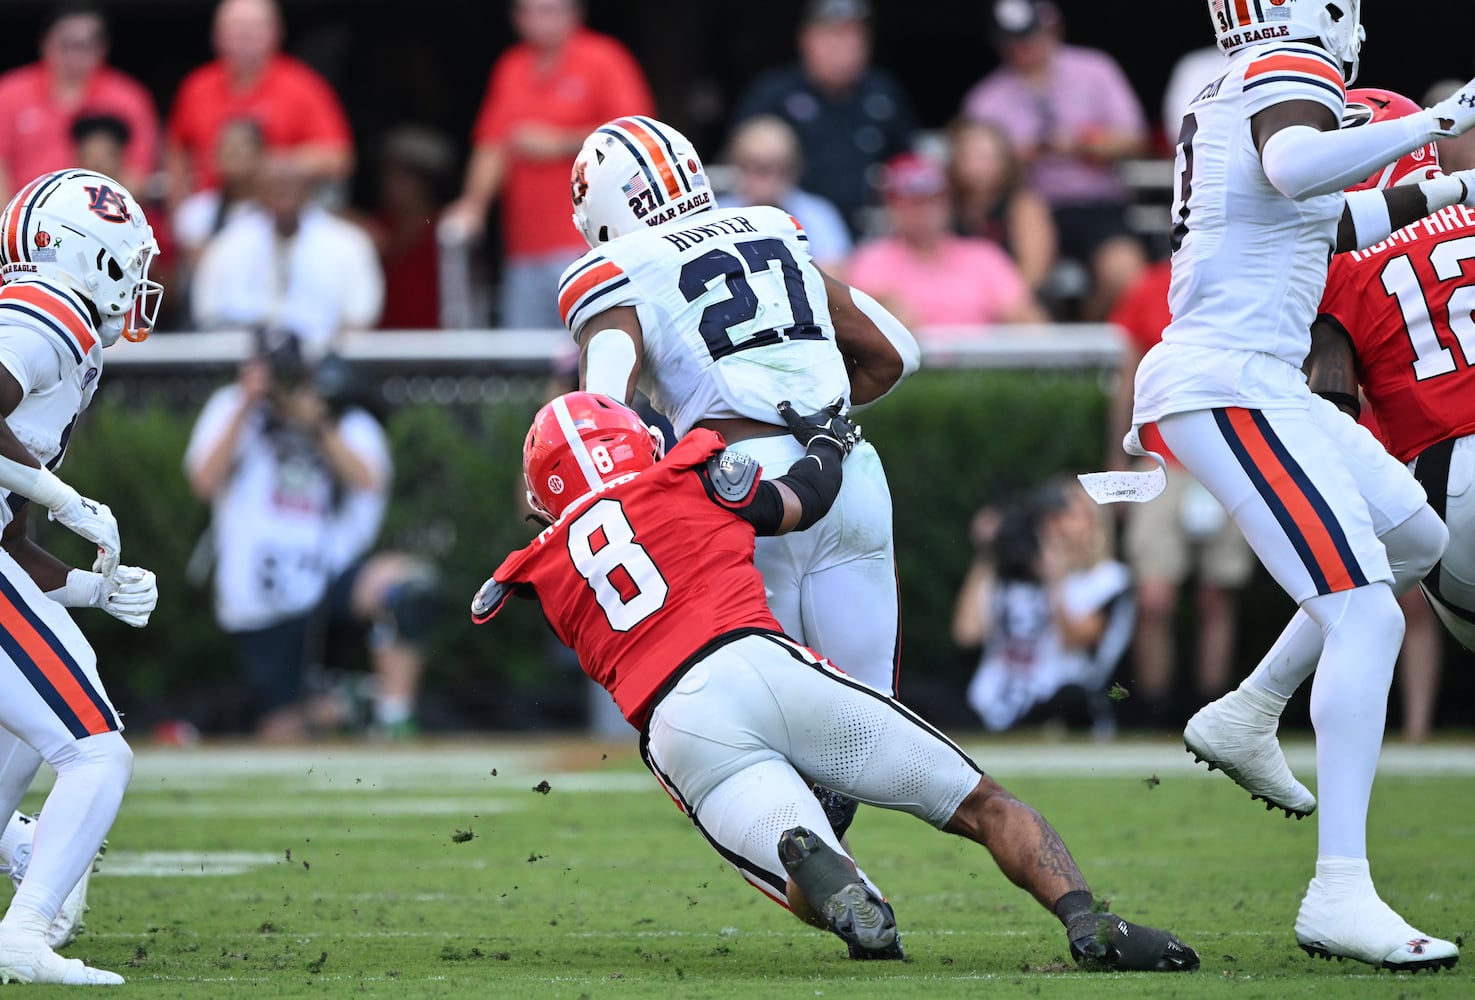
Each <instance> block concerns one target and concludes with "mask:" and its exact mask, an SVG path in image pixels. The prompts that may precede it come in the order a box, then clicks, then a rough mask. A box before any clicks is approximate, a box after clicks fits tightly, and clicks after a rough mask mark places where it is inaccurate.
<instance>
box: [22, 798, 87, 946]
mask: <svg viewBox="0 0 1475 1000" xmlns="http://www.w3.org/2000/svg"><path fill="white" fill-rule="evenodd" d="M21 822H22V823H23V824H25V829H26V831H27V832H28V833H29V834H30V835H31V838H32V839H34V837H35V835H36V817H34V816H22V817H21ZM31 844H32V840H24V841H22V842H21V843H20V844H18V845H17V846H16V848H15V851H14V856H13V857H12V858H11V861H10V880H11V881H12V882H14V883H15V887H16V888H17V889H19V888H20V884H21V880H22V879H24V878H25V877H26V870H27V869H28V868H29V867H30V864H31ZM107 850H108V842H107V841H106V840H104V841H103V842H102V847H100V848H98V851H97V857H95V858H93V859H92V864H91V865H90V866H88V868H87V870H86V871H84V872H83V873H82V877H81V878H80V879H78V880H77V884H76V885H74V886H73V887H72V891H71V892H69V893H67V898H66V899H64V900H62V904H61V909H60V910H58V911H57V914H56V918H55V919H54V920H52V921H51V926H50V927H48V928H46V943H47V944H48V945H49V946H51V947H52V948H58V949H59V948H65V947H66V946H67V945H69V944H71V943H72V942H73V941H75V940H77V935H78V934H80V933H82V915H83V914H84V913H86V912H87V910H88V906H87V884H88V883H89V882H90V881H92V874H93V872H95V871H97V865H98V862H99V861H101V860H102V856H103V855H104V854H106V853H107Z"/></svg>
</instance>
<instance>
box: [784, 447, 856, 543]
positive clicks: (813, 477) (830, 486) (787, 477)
mask: <svg viewBox="0 0 1475 1000" xmlns="http://www.w3.org/2000/svg"><path fill="white" fill-rule="evenodd" d="M843 455H844V452H842V451H841V450H840V449H838V448H836V447H835V446H834V444H833V443H832V442H830V441H825V442H823V443H821V442H819V441H815V442H812V443H811V444H810V445H809V447H808V448H807V449H806V450H805V452H804V457H803V458H801V459H799V461H797V462H795V463H794V464H793V465H791V466H789V471H788V472H786V473H784V474H783V476H782V477H780V479H779V482H782V483H783V484H784V485H785V486H787V487H788V488H789V489H790V490H792V491H793V492H794V496H796V497H798V498H799V510H800V514H799V523H798V525H797V526H796V527H797V528H798V529H799V530H800V531H802V530H804V529H805V528H808V527H810V526H811V525H813V524H814V523H815V522H816V521H818V520H819V519H820V518H822V517H824V516H825V515H826V514H828V513H829V512H830V506H831V505H832V504H833V503H834V502H835V498H836V497H837V496H839V495H840V481H841V472H840V467H841V465H843V464H844V461H843Z"/></svg>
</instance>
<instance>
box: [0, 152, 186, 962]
mask: <svg viewBox="0 0 1475 1000" xmlns="http://www.w3.org/2000/svg"><path fill="white" fill-rule="evenodd" d="M157 252H158V245H157V243H156V242H155V241H154V235H153V230H152V228H151V227H150V226H149V224H148V220H147V219H146V218H145V217H144V213H143V210H142V209H141V208H140V207H139V206H138V203H137V202H136V201H135V200H134V199H133V196H132V195H131V194H129V193H128V191H127V190H126V189H125V188H124V187H123V186H122V185H120V184H119V183H118V182H117V181H115V180H113V179H112V178H110V177H105V176H103V175H102V174H96V173H91V172H88V171H82V170H63V171H58V172H55V173H50V174H45V175H43V176H41V177H38V178H36V179H34V180H33V181H31V182H30V183H29V184H27V185H26V186H24V187H23V188H21V190H20V192H19V193H17V194H16V195H15V197H14V198H13V199H11V201H10V204H9V205H8V206H6V208H5V212H4V215H3V216H0V279H3V281H4V284H3V286H0V501H3V502H0V525H3V532H0V726H3V727H4V728H3V730H0V761H4V765H3V767H0V815H10V814H11V813H12V812H13V810H14V808H15V807H16V806H17V805H18V804H19V803H20V800H21V797H22V796H23V795H24V793H25V791H26V789H27V787H28V786H29V785H30V783H31V780H32V778H34V776H35V774H36V771H37V769H38V768H39V767H40V765H41V762H42V761H43V760H44V761H45V762H46V763H48V764H50V765H51V766H52V767H53V768H54V769H55V770H56V782H55V784H54V786H53V787H52V790H51V792H50V794H48V795H47V797H46V800H45V803H44V804H43V806H42V809H41V817H40V820H39V821H38V823H37V824H36V830H35V836H34V844H33V845H32V849H31V851H30V852H29V860H28V864H27V866H26V874H25V877H24V879H23V880H22V881H21V882H20V885H19V887H18V888H17V890H16V893H15V898H14V899H13V900H12V901H11V904H10V907H9V908H8V909H7V910H6V912H5V916H4V918H3V919H0V981H20V982H40V983H60V984H68V985H110V984H114V983H121V982H122V981H123V979H122V977H120V976H118V975H115V974H114V973H111V972H106V971H103V970H100V969H93V968H90V967H88V966H86V965H84V964H83V963H82V962H81V961H79V960H77V959H64V958H62V957H61V956H60V955H58V954H57V953H56V952H55V951H54V950H53V949H52V947H51V945H50V944H48V938H47V935H48V932H49V931H51V929H52V926H51V925H52V923H53V920H54V919H55V918H57V916H58V913H59V911H60V910H61V908H62V904H63V902H64V900H65V899H66V898H67V896H68V894H69V893H71V891H72V890H73V888H74V887H75V886H77V884H78V883H79V881H80V880H81V879H82V878H83V876H84V873H87V872H88V871H90V869H91V866H92V863H93V860H94V858H95V857H96V856H97V853H98V851H99V849H100V847H101V846H102V843H103V839H104V838H105V837H106V835H107V832H108V829H109V827H111V826H112V822H113V819H114V817H115V816H116V815H117V813H118V807H119V805H120V804H121V802H122V799H123V792H124V790H125V789H126V788H127V785H128V780H129V777H130V776H131V774H132V769H133V753H132V751H131V750H130V749H129V748H128V744H127V743H126V742H124V740H123V735H122V729H123V725H122V723H121V722H120V720H119V718H118V713H117V711H116V710H115V709H114V708H113V706H112V704H111V703H110V702H109V701H108V696H107V693H106V691H104V690H103V686H102V682H101V681H100V680H99V678H98V670H97V657H96V655H95V654H94V653H93V650H92V647H91V646H90V645H89V644H88V642H87V640H86V638H84V637H83V635H82V632H81V630H80V629H78V627H77V625H76V623H75V622H73V621H72V618H71V616H70V615H69V614H68V612H67V610H66V609H67V608H71V607H97V608H101V609H103V610H105V611H107V612H108V613H109V614H111V615H113V616H114V617H116V618H119V619H121V620H122V621H125V622H127V623H128V624H130V625H133V626H136V627H142V626H143V625H145V624H147V622H148V619H149V615H150V614H151V613H152V611H153V609H154V605H155V603H156V602H157V600H158V590H157V587H156V585H155V582H154V577H153V574H152V573H149V572H147V571H145V570H141V569H137V568H135V567H129V566H121V565H119V562H118V560H119V555H120V550H119V538H118V525H117V522H116V521H115V520H114V519H113V515H112V512H111V511H109V510H108V508H107V507H106V506H104V505H103V504H100V503H97V502H95V501H92V500H89V499H86V498H84V497H82V496H79V495H78V493H77V491H76V490H75V489H73V488H72V487H70V486H68V485H67V484H66V483H65V482H63V481H62V480H61V479H60V478H59V477H58V476H57V475H56V473H55V472H54V471H53V470H54V469H56V468H57V467H58V466H59V465H60V463H61V460H62V456H63V455H64V453H65V451H66V446H67V441H68V439H69V438H70V436H71V433H72V430H73V428H74V426H75V424H76V421H77V417H78V415H79V414H80V412H81V411H82V410H83V409H84V408H85V407H86V406H87V404H88V402H89V401H90V400H91V399H92V395H93V393H94V392H95V391H96V389H97V380H98V375H99V373H100V372H101V370H102V349H103V348H104V347H106V346H108V345H110V344H112V343H114V342H115V341H116V340H117V339H118V338H119V337H120V336H122V337H125V338H127V339H142V337H144V336H146V335H147V333H148V330H149V328H150V327H152V325H153V321H154V317H155V315H156V314H157V311H158V304H159V300H160V294H161V291H162V290H161V289H160V288H159V286H158V284H157V283H155V282H152V281H150V280H149V278H148V271H149V264H150V262H151V261H152V259H153V256H154V254H156V253H157ZM34 506H40V507H42V508H44V509H45V511H46V513H47V516H49V517H50V518H51V519H52V520H55V521H59V522H61V523H62V524H63V525H65V526H66V527H67V528H70V529H71V530H72V531H74V532H76V533H77V534H79V535H81V536H82V537H83V538H86V539H88V540H89V541H91V542H94V543H95V544H96V545H97V553H98V554H97V560H96V562H95V563H94V564H93V567H92V570H90V571H89V570H83V569H74V568H72V567H69V566H67V565H65V564H64V563H62V562H60V561H59V560H58V559H56V558H55V557H54V556H52V555H50V554H49V553H47V552H46V551H45V550H43V549H41V548H40V547H39V546H37V545H36V544H35V543H33V542H31V541H30V540H29V539H28V538H27V537H26V522H27V518H28V517H29V516H30V511H31V508H32V507H34ZM6 839H7V840H8V841H11V843H10V844H9V846H10V847H11V848H14V846H15V842H14V837H13V834H12V831H7V834H6Z"/></svg>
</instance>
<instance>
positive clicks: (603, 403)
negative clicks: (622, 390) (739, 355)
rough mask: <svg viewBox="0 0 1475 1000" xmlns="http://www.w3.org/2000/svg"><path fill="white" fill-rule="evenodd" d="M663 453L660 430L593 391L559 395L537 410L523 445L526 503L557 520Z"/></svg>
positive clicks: (663, 441) (649, 464) (657, 459)
mask: <svg viewBox="0 0 1475 1000" xmlns="http://www.w3.org/2000/svg"><path fill="white" fill-rule="evenodd" d="M664 452H665V439H664V438H663V437H662V436H661V432H660V431H658V430H656V429H655V428H654V427H650V426H648V425H647V424H646V423H645V421H643V420H641V419H640V415H639V414H638V413H636V412H635V411H634V410H632V409H630V408H629V407H628V406H622V405H621V404H619V403H617V402H615V401H614V400H613V399H610V398H609V397H608V396H601V395H599V394H597V393H593V392H568V393H564V394H563V395H562V396H558V397H556V398H555V399H554V400H552V401H551V402H550V403H548V404H547V405H546V406H544V407H543V408H542V409H541V410H539V411H538V415H537V416H536V417H534V418H533V426H532V427H531V428H529V429H528V437H527V441H526V442H524V443H523V446H522V474H523V478H524V479H526V480H527V487H528V503H529V504H531V505H532V507H533V509H534V510H536V511H538V512H540V513H542V514H545V515H547V516H548V517H549V518H550V519H552V520H557V519H558V516H559V515H560V514H562V513H563V511H564V508H566V507H568V505H569V504H570V503H572V502H573V501H575V500H577V499H578V498H579V497H581V496H583V495H585V494H586V493H590V492H593V491H594V490H597V489H599V488H600V487H601V486H603V485H604V484H606V483H608V482H610V481H611V480H613V479H617V478H619V477H620V476H625V475H629V474H630V473H632V472H640V471H641V470H643V469H648V468H650V467H651V466H652V465H655V464H656V463H657V462H659V461H660V460H661V455H662V454H663V453H664Z"/></svg>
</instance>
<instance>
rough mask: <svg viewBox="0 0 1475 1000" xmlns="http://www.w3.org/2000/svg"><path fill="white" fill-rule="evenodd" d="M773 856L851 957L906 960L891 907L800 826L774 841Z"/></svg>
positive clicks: (835, 855) (853, 871) (827, 846)
mask: <svg viewBox="0 0 1475 1000" xmlns="http://www.w3.org/2000/svg"><path fill="white" fill-rule="evenodd" d="M778 856H779V859H780V860H781V861H782V862H783V864H784V870H785V871H786V872H788V873H789V877H790V878H791V879H793V880H794V884H795V885H797V886H798V887H799V891H800V892H802V893H803V894H804V898H805V899H806V900H808V901H809V904H810V906H812V907H814V909H815V911H816V912H817V913H819V914H821V915H822V916H823V917H824V919H825V925H826V926H827V927H828V928H829V929H830V932H831V933H833V934H834V935H835V936H837V937H838V938H840V940H842V941H844V942H845V944H846V947H847V948H849V950H850V957H851V958H853V959H860V960H875V959H881V960H887V959H890V960H896V959H901V958H905V957H906V956H905V955H904V954H903V953H902V950H901V935H900V934H898V933H897V930H896V915H895V914H894V913H892V911H891V904H890V903H888V902H886V900H884V899H882V898H881V897H880V896H877V895H876V894H875V893H874V892H872V891H871V890H870V888H869V887H867V886H866V884H865V883H864V882H862V881H860V880H859V879H858V878H857V877H856V874H855V869H854V868H853V867H851V865H850V864H849V863H848V862H847V861H846V859H845V857H844V856H843V855H841V854H839V853H838V852H837V851H835V849H834V848H832V847H830V845H829V844H826V843H825V842H824V841H823V840H821V839H820V838H818V837H816V836H815V835H814V834H813V833H810V832H809V831H808V830H807V829H805V828H804V827H802V826H796V827H794V828H793V829H792V830H785V831H784V833H783V835H782V836H780V837H779V839H778ZM816 901H819V905H817V906H816V905H815V903H816Z"/></svg>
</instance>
